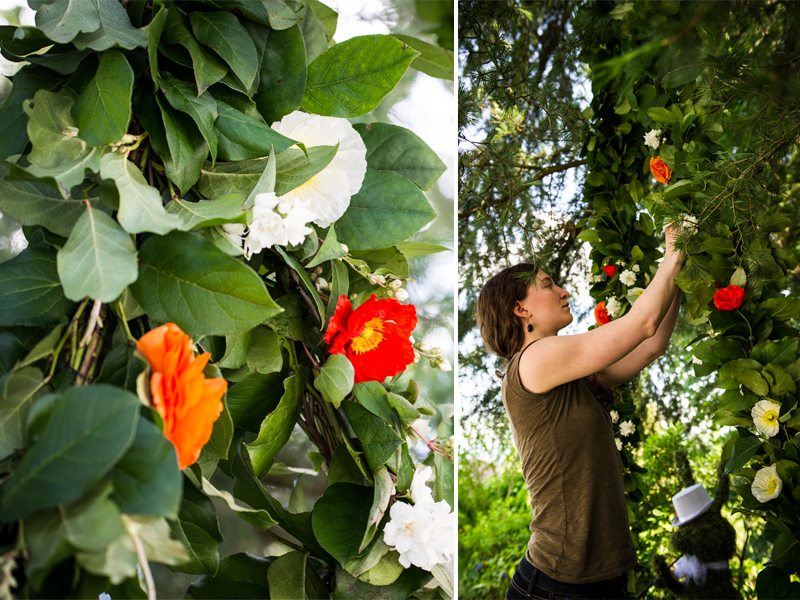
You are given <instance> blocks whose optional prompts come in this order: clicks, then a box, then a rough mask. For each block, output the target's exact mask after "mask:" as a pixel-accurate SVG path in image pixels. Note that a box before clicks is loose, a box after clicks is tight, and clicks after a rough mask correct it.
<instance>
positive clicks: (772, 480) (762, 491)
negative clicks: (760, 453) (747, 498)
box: [750, 465, 783, 502]
mask: <svg viewBox="0 0 800 600" xmlns="http://www.w3.org/2000/svg"><path fill="white" fill-rule="evenodd" d="M782 489H783V481H781V478H780V477H779V476H778V465H772V466H771V467H764V468H763V469H759V470H758V473H756V477H755V479H753V485H751V486H750V491H751V492H753V496H755V497H756V500H758V501H759V502H769V501H770V500H772V499H773V498H777V497H778V496H780V494H781V490H782Z"/></svg>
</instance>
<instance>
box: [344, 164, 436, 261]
mask: <svg viewBox="0 0 800 600" xmlns="http://www.w3.org/2000/svg"><path fill="white" fill-rule="evenodd" d="M434 217H436V212H435V211H434V210H433V208H431V205H430V204H428V201H427V199H426V198H425V195H424V194H423V193H422V192H421V191H420V189H419V188H418V187H417V186H416V185H414V184H413V183H411V181H409V180H408V179H406V178H405V177H402V176H400V175H398V174H397V173H389V172H383V173H379V172H375V171H373V170H371V169H367V174H366V177H364V183H363V184H362V185H361V190H359V192H358V193H357V194H356V195H355V196H353V197H352V198H350V206H349V208H348V209H347V211H346V212H345V213H344V215H342V217H341V218H340V219H339V220H338V221H337V222H336V233H337V234H338V235H339V241H341V242H344V243H345V244H347V246H348V247H349V248H350V249H351V250H373V249H376V248H386V247H387V246H391V245H393V244H396V243H398V242H402V241H404V240H406V239H408V238H409V237H411V236H412V235H413V234H415V233H416V232H417V231H419V230H420V229H422V227H424V226H425V225H426V224H428V223H429V222H430V221H431V220H433V218H434Z"/></svg>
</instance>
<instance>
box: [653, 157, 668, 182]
mask: <svg viewBox="0 0 800 600" xmlns="http://www.w3.org/2000/svg"><path fill="white" fill-rule="evenodd" d="M650 172H651V173H652V174H653V177H655V178H656V181H658V182H659V183H663V184H665V185H666V184H667V183H669V180H670V178H671V177H672V169H670V168H669V167H668V166H667V163H665V162H664V161H663V160H661V157H660V156H654V157H650Z"/></svg>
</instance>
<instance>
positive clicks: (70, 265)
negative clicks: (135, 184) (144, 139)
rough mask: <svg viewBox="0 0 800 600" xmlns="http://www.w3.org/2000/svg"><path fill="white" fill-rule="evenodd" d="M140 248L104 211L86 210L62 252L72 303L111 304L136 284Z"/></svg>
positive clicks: (62, 274)
mask: <svg viewBox="0 0 800 600" xmlns="http://www.w3.org/2000/svg"><path fill="white" fill-rule="evenodd" d="M123 160H124V158H123ZM137 274H138V270H137V266H136V248H135V246H134V245H133V242H132V241H131V238H130V236H129V235H128V234H127V233H125V232H124V231H123V230H122V228H121V227H120V226H119V225H117V222H116V221H114V219H112V218H111V217H109V216H108V215H107V214H106V213H104V212H103V211H101V210H97V209H93V208H92V207H91V206H90V205H87V206H86V212H84V213H83V216H81V218H80V219H78V222H77V223H75V227H73V228H72V233H70V236H69V239H68V240H67V243H66V244H64V247H63V248H61V250H59V251H58V276H59V278H60V279H61V285H62V286H64V295H65V296H66V297H67V298H69V299H70V300H76V301H77V300H82V299H83V298H87V297H88V298H92V299H94V300H100V301H101V302H111V301H112V300H115V299H116V298H118V297H119V295H120V294H122V292H123V290H124V289H125V288H126V287H128V285H129V284H131V283H133V282H134V281H136V277H137Z"/></svg>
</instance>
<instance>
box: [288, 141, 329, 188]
mask: <svg viewBox="0 0 800 600" xmlns="http://www.w3.org/2000/svg"><path fill="white" fill-rule="evenodd" d="M337 150H338V147H337V146H314V147H313V148H308V149H307V150H306V151H303V150H301V149H300V148H289V149H288V150H285V151H284V152H281V153H280V154H277V155H276V159H277V165H276V175H275V176H276V180H275V193H276V194H277V195H278V196H283V195H284V194H285V193H287V192H290V191H291V190H293V189H295V188H296V187H299V186H301V185H302V184H304V183H305V182H306V181H308V180H309V179H311V178H312V177H313V176H314V175H316V174H317V173H319V172H320V171H322V169H324V168H325V167H327V166H328V165H329V164H330V162H331V161H332V160H333V157H334V156H336V151H337Z"/></svg>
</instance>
